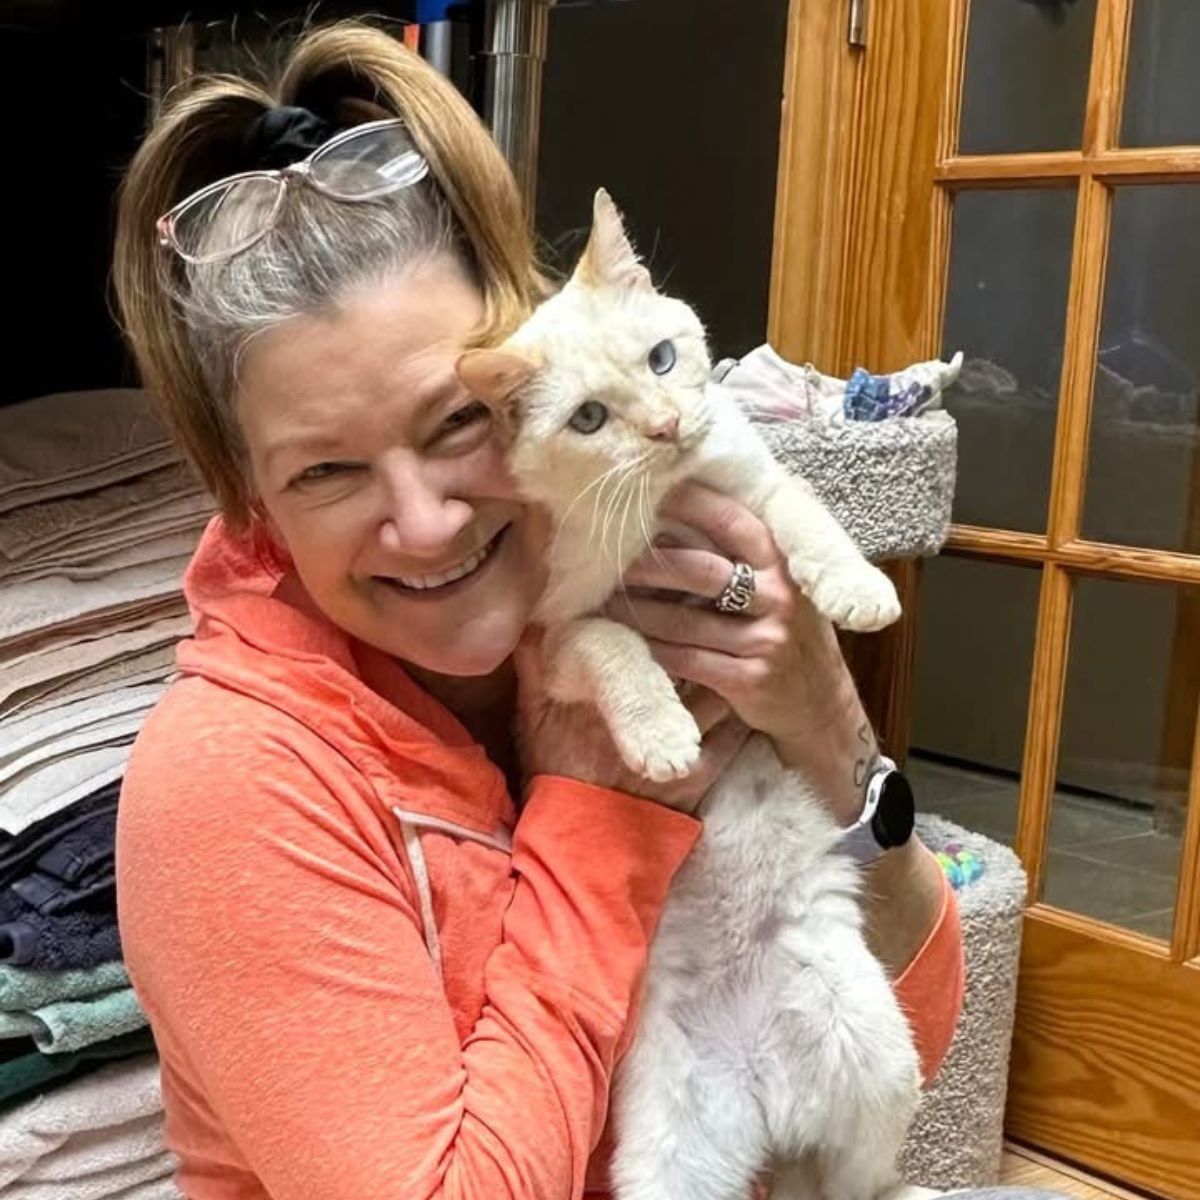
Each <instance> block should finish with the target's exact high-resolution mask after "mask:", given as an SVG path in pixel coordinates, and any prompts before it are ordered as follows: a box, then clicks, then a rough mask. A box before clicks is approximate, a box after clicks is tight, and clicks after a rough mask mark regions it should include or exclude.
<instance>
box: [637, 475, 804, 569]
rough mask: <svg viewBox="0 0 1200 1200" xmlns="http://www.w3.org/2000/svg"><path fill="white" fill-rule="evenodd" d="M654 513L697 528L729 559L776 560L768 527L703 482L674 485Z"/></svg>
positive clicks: (760, 565) (758, 563) (759, 563)
mask: <svg viewBox="0 0 1200 1200" xmlns="http://www.w3.org/2000/svg"><path fill="white" fill-rule="evenodd" d="M658 515H659V517H660V518H663V519H665V520H669V521H678V522H680V523H681V524H683V525H690V526H691V527H692V528H693V529H696V530H699V532H701V533H702V534H704V536H705V537H706V538H708V540H709V541H710V542H712V544H713V545H714V546H716V547H717V549H718V550H719V551H720V552H721V553H722V554H723V555H724V556H725V557H726V558H727V559H729V561H730V562H738V561H741V562H747V563H749V564H750V565H751V566H752V567H754V568H755V569H756V570H762V569H764V568H766V567H769V566H772V565H773V564H775V563H777V562H779V560H780V554H779V550H778V549H777V548H776V545H775V542H774V539H773V538H772V537H771V531H770V530H769V529H768V528H767V527H766V525H764V524H763V522H762V521H760V520H759V518H758V517H756V516H755V515H754V513H752V512H751V511H750V510H749V509H748V508H747V507H746V506H745V505H744V504H742V503H741V502H740V501H737V500H734V499H733V498H732V497H730V496H726V495H724V494H722V493H721V492H715V491H713V489H712V488H709V487H705V486H704V485H703V484H699V483H685V484H682V485H681V486H680V487H678V488H676V489H675V490H674V491H673V492H671V493H669V494H668V496H667V497H666V499H665V500H664V501H663V502H662V504H661V505H659V509H658ZM722 586H724V585H723V584H722Z"/></svg>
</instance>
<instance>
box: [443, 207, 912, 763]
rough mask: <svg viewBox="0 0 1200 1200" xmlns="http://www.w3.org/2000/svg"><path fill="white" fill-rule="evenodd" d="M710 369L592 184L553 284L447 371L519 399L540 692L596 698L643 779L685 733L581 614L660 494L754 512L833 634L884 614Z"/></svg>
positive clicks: (655, 674)
mask: <svg viewBox="0 0 1200 1200" xmlns="http://www.w3.org/2000/svg"><path fill="white" fill-rule="evenodd" d="M710 370H711V364H710V361H709V356H708V350H707V348H706V346H705V341H704V329H703V327H702V326H701V324H700V321H699V319H698V318H697V317H696V315H695V313H694V312H693V311H692V310H691V309H690V308H689V307H688V306H687V305H686V304H684V303H683V302H682V301H680V300H674V299H671V298H670V297H667V296H663V295H661V294H659V293H658V292H656V291H655V290H654V286H653V284H652V283H651V280H650V275H649V272H648V271H647V270H646V268H645V267H643V266H642V265H641V263H640V262H638V259H637V257H636V255H635V254H634V251H633V248H632V247H631V246H630V244H629V241H628V239H627V238H626V237H625V232H624V229H623V227H622V224H621V218H620V215H619V214H618V212H617V210H616V208H615V206H614V205H613V203H612V201H611V200H610V199H609V197H608V194H607V193H606V192H605V191H603V190H601V191H600V192H598V193H597V195H596V202H595V220H594V224H593V228H592V234H591V238H590V240H589V241H588V245H587V248H586V250H585V251H584V254H583V257H582V259H581V260H580V262H579V265H578V266H577V268H576V270H575V274H574V276H573V278H572V279H571V280H570V282H569V283H568V284H567V285H566V287H564V288H563V290H562V291H561V292H560V293H559V294H558V295H556V296H555V297H553V298H552V299H551V300H549V301H547V302H546V303H545V304H543V305H542V306H541V307H540V308H539V309H538V310H537V311H536V312H535V313H534V314H533V316H532V317H530V319H529V320H528V321H527V322H526V323H525V324H524V325H523V326H522V327H521V328H520V329H519V330H518V331H517V332H516V333H515V334H514V335H513V336H512V337H511V338H510V339H509V340H508V341H507V342H506V343H505V344H504V346H503V347H502V348H500V349H498V350H476V351H471V352H469V353H467V354H466V355H464V356H463V357H462V359H460V361H459V374H460V376H461V377H462V379H463V381H464V383H465V384H466V385H467V386H468V388H470V390H471V391H472V392H473V393H474V394H475V395H476V396H479V397H481V398H483V399H486V400H488V401H489V402H491V403H499V404H507V403H509V402H510V401H513V400H519V404H518V409H519V413H518V422H517V437H516V441H515V445H514V447H513V451H512V455H511V465H512V469H513V472H514V474H515V475H516V478H517V480H518V482H519V483H520V485H521V488H522V490H523V491H524V492H525V494H526V496H527V497H528V498H529V499H531V500H534V501H537V502H539V503H541V504H542V505H543V506H544V507H545V508H546V509H547V510H548V511H549V513H550V514H551V517H552V519H553V522H554V537H553V541H552V544H551V547H550V550H549V561H548V565H549V580H550V582H549V586H548V588H547V591H546V593H545V596H544V597H543V600H542V603H541V607H540V609H539V611H538V614H537V616H538V621H539V623H541V624H542V625H544V626H545V627H546V629H547V630H548V631H549V633H550V635H551V638H550V642H549V651H548V662H549V665H550V666H551V667H552V676H551V678H552V685H553V688H554V695H555V696H556V698H558V699H561V700H569V701H590V702H592V703H595V704H596V705H597V706H598V707H599V708H600V711H601V712H602V713H603V714H604V717H605V720H606V721H607V723H608V725H609V728H610V729H611V730H612V733H613V737H614V739H615V740H616V743H617V745H618V747H619V748H620V751H621V755H622V757H623V758H624V759H625V761H626V762H627V763H628V765H629V766H630V767H631V768H633V769H634V770H636V771H639V772H641V773H642V774H645V775H646V776H648V777H649V778H651V779H655V780H665V779H671V778H675V777H678V776H681V775H686V774H687V773H688V772H689V771H690V770H691V768H692V767H693V766H694V765H695V763H696V759H697V757H698V756H699V752H700V734H699V730H698V729H697V728H696V724H695V722H694V721H693V720H692V718H691V715H690V714H689V713H688V711H687V709H686V708H684V706H683V705H682V704H681V703H680V702H679V699H678V696H677V694H676V691H675V687H674V684H673V683H672V682H671V680H670V679H669V678H668V677H667V675H666V673H665V672H664V671H663V669H662V668H661V667H660V666H658V664H657V663H655V661H654V660H653V658H651V657H650V652H649V650H648V649H647V647H646V644H645V642H644V641H643V640H642V638H641V637H640V636H639V635H638V634H637V633H636V632H634V631H633V630H630V629H628V628H627V627H626V626H624V625H621V624H618V623H617V622H615V621H610V620H606V619H603V618H599V617H594V616H590V615H589V614H592V613H594V612H595V611H596V610H597V609H598V608H599V607H600V606H601V605H602V604H603V603H604V601H605V600H607V599H608V597H609V596H610V595H611V594H612V593H613V592H614V591H615V590H616V589H617V587H618V586H619V584H620V580H621V576H622V574H623V573H624V572H625V570H626V568H627V567H628V566H629V565H630V563H632V562H633V560H634V559H635V558H637V557H638V556H639V555H640V554H641V553H642V552H643V551H644V550H645V549H646V548H647V546H648V544H649V542H650V540H651V538H652V537H653V536H654V535H655V534H657V533H658V532H659V531H660V527H659V522H658V521H657V519H656V517H655V513H656V511H657V509H658V505H659V502H660V501H661V500H662V498H663V496H664V495H665V494H666V493H667V492H668V491H669V490H670V489H671V488H672V487H673V486H674V485H675V484H677V483H679V482H680V481H681V480H684V479H692V480H696V481H699V482H701V483H705V484H708V485H710V486H711V487H713V488H715V489H716V490H718V491H721V492H725V493H727V494H728V495H731V496H736V497H737V498H738V499H739V500H741V501H742V503H743V504H745V505H746V506H747V507H748V508H750V509H752V510H753V511H754V512H755V513H757V514H758V515H759V516H760V517H761V518H762V519H763V521H764V522H765V523H766V525H767V526H768V528H769V529H770V530H771V532H772V534H773V535H774V537H775V542H776V544H777V545H778V546H779V548H780V549H781V550H782V551H783V552H784V553H785V554H786V555H787V559H788V568H789V570H790V572H791V574H792V577H793V578H794V579H795V581H796V582H797V583H798V584H799V585H800V587H801V588H802V589H803V590H804V592H805V594H806V595H807V596H808V597H809V598H810V599H811V600H812V602H813V604H814V605H815V606H816V608H817V610H818V611H819V612H820V613H821V614H822V615H823V616H825V617H828V618H829V619H830V620H831V621H833V622H835V623H836V624H837V625H840V626H842V627H843V628H845V629H854V630H860V631H866V630H874V629H881V628H882V627H883V626H885V625H889V624H891V622H892V621H894V620H895V619H896V618H897V617H898V616H899V615H900V605H899V602H898V600H897V598H896V591H895V589H894V588H893V587H892V584H891V582H890V581H889V580H888V578H887V576H886V575H884V574H883V573H882V572H881V571H879V570H877V569H876V568H875V567H873V566H871V564H870V563H868V562H867V561H866V560H865V559H864V558H863V557H862V555H861V554H860V553H859V552H858V550H857V549H856V547H855V546H854V544H853V543H852V542H851V541H850V538H849V537H848V536H847V535H846V533H845V531H844V530H843V529H842V527H841V526H840V525H838V523H837V522H836V521H835V520H834V518H833V517H832V516H831V515H830V513H829V512H828V510H827V509H826V508H825V507H824V506H823V505H822V504H821V502H820V501H819V500H818V499H817V497H816V496H815V495H814V493H813V492H812V490H811V489H810V488H809V487H808V486H807V485H806V484H805V483H804V482H803V481H802V480H800V479H797V478H795V477H793V476H790V475H788V473H787V472H786V471H785V470H784V469H783V468H782V467H781V466H780V465H779V464H778V463H777V462H776V461H775V459H774V458H773V457H772V456H771V452H770V451H769V450H768V449H767V447H766V446H765V445H764V444H763V442H762V440H761V439H760V438H759V436H758V434H757V433H756V432H755V430H754V427H753V426H752V425H751V424H750V422H749V420H748V419H747V417H746V416H745V414H744V413H743V412H742V410H741V408H740V407H738V405H737V404H736V403H735V402H734V401H733V400H732V398H730V397H729V396H728V395H726V394H725V393H724V392H723V391H722V389H720V388H719V387H717V386H715V385H710V384H709V383H708V376H709V372H710ZM580 618H582V619H580Z"/></svg>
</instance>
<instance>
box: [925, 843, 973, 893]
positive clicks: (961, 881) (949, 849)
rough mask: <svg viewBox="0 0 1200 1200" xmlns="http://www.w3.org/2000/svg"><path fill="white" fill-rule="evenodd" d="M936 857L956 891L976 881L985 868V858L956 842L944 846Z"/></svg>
mask: <svg viewBox="0 0 1200 1200" xmlns="http://www.w3.org/2000/svg"><path fill="white" fill-rule="evenodd" d="M934 857H936V858H937V860H938V865H939V866H940V867H941V868H942V872H943V873H944V874H945V876H946V878H947V879H948V880H949V881H950V886H951V887H952V888H953V889H954V890H955V891H956V892H958V891H961V890H962V889H963V888H964V887H966V886H967V884H968V883H974V882H975V880H977V879H978V878H979V877H980V876H981V875H982V874H983V872H984V869H985V868H984V863H983V859H981V858H980V857H979V856H978V855H976V854H972V853H971V851H970V850H964V849H963V848H962V846H960V845H958V843H956V842H951V843H950V844H949V845H947V846H945V847H943V848H942V849H941V850H939V851H938V852H937V853H936V855H935V856H934Z"/></svg>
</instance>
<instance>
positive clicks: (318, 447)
mask: <svg viewBox="0 0 1200 1200" xmlns="http://www.w3.org/2000/svg"><path fill="white" fill-rule="evenodd" d="M338 445H339V439H338V438H336V437H333V436H331V435H329V434H323V433H297V434H293V435H291V436H288V435H287V434H285V435H284V436H283V437H281V438H279V439H278V441H275V442H273V443H272V444H271V445H269V446H268V447H267V449H266V452H265V453H264V455H263V462H264V464H265V465H266V466H267V467H270V465H271V462H272V460H273V459H275V458H277V457H279V456H280V455H282V454H287V453H300V452H303V453H305V454H323V453H326V452H328V451H330V450H334V449H336V448H337V446H338Z"/></svg>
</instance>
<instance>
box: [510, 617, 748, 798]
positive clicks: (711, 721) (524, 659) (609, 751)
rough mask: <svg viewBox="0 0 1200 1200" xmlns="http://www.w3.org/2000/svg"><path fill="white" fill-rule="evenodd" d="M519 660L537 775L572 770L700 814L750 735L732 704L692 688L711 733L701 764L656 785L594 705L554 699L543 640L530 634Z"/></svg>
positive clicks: (522, 734)
mask: <svg viewBox="0 0 1200 1200" xmlns="http://www.w3.org/2000/svg"><path fill="white" fill-rule="evenodd" d="M514 661H515V663H516V668H517V687H518V737H519V744H520V751H521V765H522V769H523V771H524V774H525V776H526V778H528V777H529V776H531V775H565V776H567V777H569V778H571V779H579V780H582V781H583V782H584V783H592V784H596V785H597V786H598V787H605V788H612V789H613V790H614V791H618V792H625V793H626V794H627V795H630V796H640V797H642V798H643V799H646V800H654V801H656V802H657V803H659V804H665V805H667V806H668V807H670V808H674V809H678V810H679V811H680V812H689V813H690V812H693V811H695V809H696V806H697V805H698V804H699V803H700V800H701V799H702V798H703V796H704V793H705V792H707V791H708V789H709V788H710V787H711V786H712V784H713V782H714V781H715V780H716V779H717V777H718V776H719V775H720V774H721V772H722V771H724V769H725V768H726V767H727V766H728V765H729V763H730V762H731V761H732V760H733V758H734V756H735V755H736V754H737V752H738V751H739V750H740V749H741V748H742V744H743V743H744V742H745V740H746V738H747V736H748V735H749V732H750V731H749V730H748V729H747V728H746V726H745V725H744V724H743V723H742V722H741V721H740V720H738V718H737V717H736V716H735V715H734V714H733V712H732V710H731V709H730V706H729V704H728V703H727V702H726V701H725V700H723V699H721V697H720V696H718V695H717V694H716V693H715V692H713V691H711V690H709V689H708V688H695V689H692V694H690V695H688V696H687V698H686V699H685V701H684V703H686V704H687V706H688V708H689V709H690V710H691V713H692V716H693V717H695V718H696V724H697V725H699V727H700V732H701V733H702V734H703V735H704V742H703V749H702V751H701V755H700V762H699V764H698V765H697V767H696V769H695V770H694V771H693V772H692V773H691V774H690V775H688V776H687V778H685V779H677V780H674V781H672V782H670V783H653V782H652V781H651V780H649V779H645V778H643V777H642V776H641V775H638V774H636V773H634V772H633V771H631V770H629V768H628V767H626V766H625V764H624V763H623V762H622V761H621V757H620V755H619V754H618V753H617V749H616V747H615V746H614V745H613V741H612V738H611V737H610V736H609V733H608V729H607V727H606V726H605V724H604V721H603V719H602V718H601V716H600V714H599V713H598V712H597V711H596V710H595V709H594V708H591V707H589V706H587V705H582V704H559V703H557V702H555V701H552V700H550V699H549V698H548V697H547V696H546V691H545V686H544V682H543V673H542V656H541V646H540V638H539V637H538V635H537V634H533V633H530V634H527V635H526V636H525V638H524V639H522V642H521V644H520V645H519V646H518V647H517V651H516V654H515V656H514Z"/></svg>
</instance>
